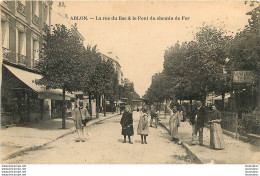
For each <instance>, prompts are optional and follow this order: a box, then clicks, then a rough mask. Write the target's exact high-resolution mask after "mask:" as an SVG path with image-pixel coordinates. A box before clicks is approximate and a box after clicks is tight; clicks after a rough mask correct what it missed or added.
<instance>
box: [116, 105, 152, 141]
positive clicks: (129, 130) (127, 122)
mask: <svg viewBox="0 0 260 176" xmlns="http://www.w3.org/2000/svg"><path fill="white" fill-rule="evenodd" d="M130 110H131V108H130V106H126V107H125V111H124V113H123V115H122V118H121V121H120V124H121V126H122V135H123V136H124V141H123V143H126V136H128V140H129V143H130V144H133V142H132V141H131V136H133V135H134V128H133V114H132V113H131V112H130ZM148 116H149V113H148V108H147V106H146V105H144V106H143V108H142V109H141V110H140V119H139V123H138V127H137V134H138V135H141V143H142V144H147V136H148V134H149V123H148Z"/></svg>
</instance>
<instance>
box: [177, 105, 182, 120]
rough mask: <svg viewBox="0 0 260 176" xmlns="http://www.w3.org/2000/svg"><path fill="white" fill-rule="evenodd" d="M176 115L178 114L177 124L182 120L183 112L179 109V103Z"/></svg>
mask: <svg viewBox="0 0 260 176" xmlns="http://www.w3.org/2000/svg"><path fill="white" fill-rule="evenodd" d="M177 115H178V119H179V125H180V122H181V121H183V112H182V109H181V105H179V106H177Z"/></svg>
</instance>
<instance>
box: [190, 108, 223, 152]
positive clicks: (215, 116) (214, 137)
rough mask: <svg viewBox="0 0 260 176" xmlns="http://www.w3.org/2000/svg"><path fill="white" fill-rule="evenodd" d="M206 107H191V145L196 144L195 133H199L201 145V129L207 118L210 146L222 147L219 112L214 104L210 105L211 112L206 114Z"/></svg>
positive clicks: (201, 143)
mask: <svg viewBox="0 0 260 176" xmlns="http://www.w3.org/2000/svg"><path fill="white" fill-rule="evenodd" d="M206 111H207V109H206V107H205V106H202V105H200V106H199V107H198V108H197V107H196V106H193V107H192V110H191V113H190V124H191V125H192V142H191V144H192V145H195V144H196V138H197V133H199V144H200V145H203V129H204V127H205V123H206V121H207V119H208V123H209V125H210V147H211V148H213V149H224V148H225V142H224V138H223V133H222V129H221V126H220V122H221V113H220V111H219V110H217V108H216V106H215V105H212V107H211V114H210V115H209V116H208V117H206V116H207V113H206Z"/></svg>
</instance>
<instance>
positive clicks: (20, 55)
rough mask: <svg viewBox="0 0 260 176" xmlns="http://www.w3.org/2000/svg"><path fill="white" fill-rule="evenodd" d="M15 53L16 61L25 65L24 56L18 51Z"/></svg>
mask: <svg viewBox="0 0 260 176" xmlns="http://www.w3.org/2000/svg"><path fill="white" fill-rule="evenodd" d="M17 55H18V63H19V64H21V65H26V56H24V55H22V54H20V53H17Z"/></svg>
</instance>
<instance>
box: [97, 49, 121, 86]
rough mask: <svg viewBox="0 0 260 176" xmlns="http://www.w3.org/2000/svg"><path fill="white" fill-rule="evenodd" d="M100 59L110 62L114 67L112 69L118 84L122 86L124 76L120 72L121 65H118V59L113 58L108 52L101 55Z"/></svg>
mask: <svg viewBox="0 0 260 176" xmlns="http://www.w3.org/2000/svg"><path fill="white" fill-rule="evenodd" d="M101 57H102V59H105V60H110V61H112V63H113V65H114V69H115V71H116V73H117V78H118V84H119V85H123V84H124V75H123V72H122V70H121V65H120V64H119V58H118V57H117V56H115V55H114V54H113V53H112V52H108V54H103V53H101Z"/></svg>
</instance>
